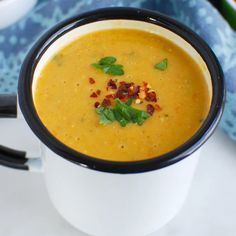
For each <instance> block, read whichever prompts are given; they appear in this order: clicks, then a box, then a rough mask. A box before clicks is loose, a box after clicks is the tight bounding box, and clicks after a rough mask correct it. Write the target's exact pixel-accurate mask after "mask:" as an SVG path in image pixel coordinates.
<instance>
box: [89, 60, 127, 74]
mask: <svg viewBox="0 0 236 236" xmlns="http://www.w3.org/2000/svg"><path fill="white" fill-rule="evenodd" d="M115 62H116V58H115V57H113V56H109V57H103V58H101V59H100V60H99V62H98V63H93V64H92V66H93V67H94V68H96V69H99V70H102V71H103V72H104V73H105V74H108V75H123V74H124V70H123V65H119V64H115Z"/></svg>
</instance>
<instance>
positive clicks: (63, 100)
mask: <svg viewBox="0 0 236 236" xmlns="http://www.w3.org/2000/svg"><path fill="white" fill-rule="evenodd" d="M104 57H109V58H110V59H111V57H112V58H115V59H116V62H112V63H111V64H110V65H113V66H114V65H117V64H118V65H122V66H118V74H119V75H114V74H107V73H106V72H107V70H106V68H110V67H109V65H108V66H107V65H105V67H106V68H105V67H104V65H102V66H101V64H102V63H100V64H99V61H100V60H101V58H104ZM108 60H109V59H108ZM113 60H114V59H113ZM100 62H101V61H100ZM93 63H97V64H96V65H97V66H96V65H92V64H93ZM112 68H113V67H112ZM113 69H114V68H113ZM115 69H117V66H115ZM120 70H121V71H122V73H123V75H121V74H122V73H119V72H120ZM116 72H117V71H116ZM109 81H110V82H109ZM111 81H112V83H111ZM122 81H123V82H122ZM108 82H109V83H108ZM120 82H121V83H120ZM125 82H126V83H127V84H128V83H130V82H132V84H131V85H128V86H130V87H131V88H129V89H131V90H132V89H134V87H135V88H137V87H138V86H140V87H139V91H138V93H136V94H135V96H133V97H132V94H131V97H128V98H129V99H128V100H129V102H132V103H131V105H130V104H129V105H130V106H131V107H132V109H133V108H135V109H138V110H140V111H143V114H144V116H145V115H146V116H148V117H146V118H145V120H143V123H142V124H137V123H132V122H128V123H127V124H125V125H126V126H125V127H123V126H121V124H120V123H119V119H116V118H115V119H114V120H112V121H110V120H109V119H108V123H106V122H107V120H106V119H105V124H104V122H103V121H101V119H102V118H101V114H98V113H97V112H96V108H95V107H97V108H100V109H101V107H102V109H103V107H104V109H109V111H113V110H112V109H113V108H114V106H115V104H116V101H117V97H118V99H119V100H120V101H121V102H122V103H123V104H124V103H126V102H127V97H125V98H123V97H120V98H119V96H118V95H117V94H118V93H117V90H118V89H119V87H120V85H121V84H122V83H123V84H124V83H125ZM114 83H115V85H116V86H114ZM112 84H113V85H112ZM115 87H116V89H115ZM121 90H122V89H121ZM129 91H130V90H129ZM121 92H123V91H121ZM136 92H137V91H136ZM150 93H152V95H153V94H155V96H156V100H155V98H154V101H153V99H152V98H153V97H152V98H150V97H147V96H150ZM107 95H108V96H107ZM112 96H113V97H112ZM125 96H126V95H125ZM127 96H128V95H127ZM106 97H108V98H109V99H108V100H109V102H108V104H107V103H106V102H105V103H104V102H103V101H104V99H106ZM114 97H116V99H114ZM150 100H151V101H150ZM34 103H35V107H36V110H37V113H38V115H39V117H40V119H41V120H42V122H43V124H44V125H45V126H46V128H47V129H48V130H49V131H50V132H51V133H52V134H53V135H54V136H55V137H56V138H57V139H58V140H60V141H61V142H63V143H64V144H66V145H67V146H69V147H71V148H73V149H75V150H77V151H79V152H81V153H84V154H87V155H90V156H92V157H96V158H101V159H106V160H114V161H137V160H144V159H149V158H152V157H156V156H159V155H161V154H164V153H167V152H169V151H171V150H173V149H175V148H176V147H178V146H180V145H181V144H183V143H185V142H186V141H187V140H188V139H189V138H191V137H192V136H193V135H194V133H195V132H196V131H197V130H198V129H199V127H200V126H201V124H202V122H203V121H204V119H205V118H206V116H207V113H208V111H209V106H210V97H209V92H208V88H207V84H206V81H205V79H204V76H203V73H202V71H201V69H200V67H199V66H198V65H197V64H196V63H195V61H193V59H191V57H190V56H189V55H187V54H186V53H185V52H184V51H183V50H182V49H181V48H179V47H178V46H176V45H175V44H174V43H172V42H171V41H169V40H167V39H164V38H162V37H159V36H157V35H154V34H151V33H148V32H144V31H139V30H129V29H113V30H104V31H98V32H94V33H90V34H87V35H85V36H82V37H80V38H78V39H77V40H75V41H73V42H72V43H71V44H69V45H68V46H66V47H65V48H63V49H62V50H61V51H59V52H58V53H57V54H56V55H54V57H53V58H52V59H51V60H50V61H49V62H48V63H47V65H46V66H45V67H44V68H43V70H42V71H41V74H40V76H39V78H38V79H37V81H36V86H35V91H34ZM148 106H149V108H148ZM103 111H104V110H103ZM114 114H116V113H114ZM132 114H133V113H132ZM113 118H114V117H113ZM134 119H135V118H134ZM101 123H102V124H101Z"/></svg>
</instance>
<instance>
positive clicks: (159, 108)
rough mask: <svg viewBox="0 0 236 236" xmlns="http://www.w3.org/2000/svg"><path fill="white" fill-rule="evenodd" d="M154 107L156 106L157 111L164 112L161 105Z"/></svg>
mask: <svg viewBox="0 0 236 236" xmlns="http://www.w3.org/2000/svg"><path fill="white" fill-rule="evenodd" d="M154 106H155V109H156V110H157V111H161V110H162V108H161V107H160V105H158V104H155V105H154Z"/></svg>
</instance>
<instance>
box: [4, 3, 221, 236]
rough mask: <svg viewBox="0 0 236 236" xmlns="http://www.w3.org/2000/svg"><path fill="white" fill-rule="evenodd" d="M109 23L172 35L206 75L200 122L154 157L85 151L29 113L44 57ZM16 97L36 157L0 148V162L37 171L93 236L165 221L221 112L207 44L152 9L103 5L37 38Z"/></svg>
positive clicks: (12, 109) (139, 234) (10, 112)
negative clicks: (115, 157)
mask: <svg viewBox="0 0 236 236" xmlns="http://www.w3.org/2000/svg"><path fill="white" fill-rule="evenodd" d="M114 28H128V29H140V30H144V31H148V32H152V33H154V34H157V35H160V36H162V37H164V38H167V39H169V40H171V41H173V42H174V43H175V44H177V45H178V46H179V47H181V48H182V49H183V50H185V51H186V52H187V53H188V54H189V55H190V56H191V57H192V58H193V59H194V60H195V61H196V63H198V65H199V66H200V68H201V69H202V73H203V74H204V77H205V79H206V82H207V85H208V88H209V93H210V96H211V107H210V111H209V114H208V116H207V118H206V120H205V121H204V123H203V124H202V126H201V128H200V129H199V130H198V131H197V132H196V134H195V135H194V136H193V137H192V138H191V139H189V140H188V141H187V142H186V143H184V144H183V145H181V146H180V147H178V148H176V149H175V150H173V151H171V152H169V153H166V154H164V155H162V156H160V157H156V158H152V159H150V160H144V161H136V162H114V161H106V160H100V159H97V158H93V157H89V156H86V155H84V154H82V153H79V152H77V151H75V150H72V149H70V148H69V147H67V146H65V145H64V144H63V143H61V142H60V141H59V140H57V139H56V138H55V137H53V135H52V134H51V133H50V132H49V131H48V130H47V129H46V128H45V126H44V125H43V124H42V122H41V121H40V118H39V117H38V115H37V113H36V110H35V107H34V103H33V98H32V94H33V91H34V85H35V81H36V80H37V77H38V75H39V73H40V71H41V70H42V68H43V67H44V65H45V63H47V61H48V60H49V59H50V57H51V56H52V55H53V54H54V53H56V52H57V51H58V50H60V49H61V48H63V47H64V46H66V45H67V44H69V43H70V42H72V41H73V40H75V39H76V38H78V37H80V36H81V35H84V34H86V33H89V32H94V31H97V30H103V29H114ZM137 40H138V39H137ZM193 76H194V75H193ZM18 98H19V105H20V108H21V111H22V113H23V116H24V119H25V120H26V121H27V123H28V125H29V126H30V128H31V129H32V131H33V132H34V133H35V135H36V136H37V137H38V138H39V140H40V142H41V153H42V156H41V157H40V158H28V157H26V153H25V152H19V151H15V150H12V149H9V148H5V147H3V146H1V148H0V164H2V165H5V166H9V167H13V168H18V169H25V170H30V171H41V172H42V173H43V175H44V177H45V182H46V185H47V189H48V192H49V195H50V198H51V200H52V202H53V204H54V206H55V208H56V209H57V210H58V212H59V213H60V214H61V215H62V216H63V217H64V218H65V219H66V220H67V221H68V222H70V223H71V224H72V225H73V226H74V227H76V228H78V229H80V230H81V231H83V232H86V233H88V234H90V235H95V236H111V235H112V236H121V235H122V236H131V235H132V236H143V235H147V234H149V233H151V232H153V231H155V230H157V229H159V228H160V227H162V226H163V225H165V224H166V223H167V222H168V221H170V220H171V219H172V218H173V217H174V216H175V215H176V213H177V212H178V211H179V209H180V208H181V206H182V204H183V202H184V200H185V198H186V196H187V193H188V190H189V187H190V184H191V181H192V177H193V175H194V171H195V168H196V164H197V161H198V158H199V153H200V149H199V148H200V147H201V146H202V144H203V143H204V142H205V141H206V140H207V139H208V138H209V137H210V135H211V134H212V133H213V131H214V129H215V127H216V125H217V124H218V121H219V119H220V116H221V114H222V110H223V100H224V83H223V74H222V70H221V67H220V65H219V63H218V61H217V59H216V57H215V55H214V54H213V52H212V51H211V49H210V48H209V47H208V46H207V44H206V43H205V42H204V41H203V40H202V39H201V38H200V37H199V36H197V35H196V34H195V33H194V32H193V31H191V30H190V29H188V28H186V27H185V26H184V25H182V24H180V23H178V22H176V21H175V20H173V19H170V18H168V17H166V16H164V15H161V14H159V13H156V12H152V11H147V10H141V9H135V8H106V9H99V10H96V11H92V12H87V13H84V14H81V15H78V16H75V17H73V18H70V19H68V20H66V21H64V22H62V23H60V24H58V25H57V26H55V27H54V28H52V29H50V30H49V31H48V32H46V34H45V35H43V36H42V37H41V38H40V39H39V40H38V41H37V43H36V44H35V45H34V47H33V48H32V49H31V51H30V52H29V54H28V56H27V57H26V59H25V61H24V64H23V66H22V69H21V72H20V79H19V85H18ZM8 108H9V109H8ZM183 112H184V108H183ZM0 113H2V116H14V115H16V99H14V98H13V97H12V96H6V95H5V96H2V97H1V100H0ZM18 113H19V112H18ZM18 115H19V114H17V116H18ZM176 135H178V134H176Z"/></svg>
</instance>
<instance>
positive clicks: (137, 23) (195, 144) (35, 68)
mask: <svg viewBox="0 0 236 236" xmlns="http://www.w3.org/2000/svg"><path fill="white" fill-rule="evenodd" d="M112 13H114V14H112ZM120 28H122V29H136V30H142V31H146V32H150V33H153V34H156V35H158V36H161V37H163V38H165V39H167V40H170V41H171V42H172V43H174V44H176V45H177V46H178V47H180V48H182V49H183V50H184V51H185V52H186V53H187V54H188V55H189V56H190V57H191V58H192V59H193V60H194V61H195V62H196V63H197V64H198V66H199V68H200V69H201V72H202V74H203V75H204V79H205V81H206V84H207V87H208V93H209V97H210V100H211V106H210V109H209V113H208V116H207V118H206V120H205V121H204V122H203V124H202V126H201V127H200V129H199V130H198V131H197V132H196V134H195V135H194V136H193V137H192V138H191V139H190V140H188V141H187V142H186V143H184V144H183V145H181V146H180V147H178V148H177V149H175V150H173V151H171V152H169V153H166V154H164V155H162V156H159V157H156V158H152V159H149V160H144V161H136V162H130V163H122V162H114V161H105V160H100V159H97V158H93V157H89V156H86V155H84V154H82V153H79V152H77V151H75V150H73V149H71V148H69V147H67V146H66V145H64V144H63V143H61V142H60V141H59V140H57V139H56V138H55V137H54V136H53V135H52V134H51V133H50V132H49V131H48V130H47V129H46V127H45V126H44V125H43V123H42V122H41V121H40V117H39V116H38V115H37V111H36V109H35V107H34V91H35V88H36V84H37V80H38V79H39V77H40V73H41V71H42V69H43V68H44V67H45V65H46V64H47V63H48V62H49V61H50V60H51V59H52V58H53V57H54V56H55V54H57V53H58V52H59V51H60V50H61V49H62V48H64V47H66V46H67V45H68V44H70V43H71V42H73V41H75V40H76V39H78V38H79V37H81V36H83V35H86V34H88V33H91V32H95V31H100V30H109V29H120ZM222 77H223V76H222V71H221V68H220V66H219V64H218V61H217V59H216V58H215V56H214V54H213V53H212V51H211V50H210V48H209V47H208V46H207V45H206V44H205V43H204V42H203V40H201V39H200V38H199V37H198V36H197V35H196V34H194V33H193V32H192V31H191V30H189V29H187V28H186V27H184V26H183V25H181V24H179V23H177V22H175V21H174V20H171V19H169V18H167V17H165V16H161V15H159V14H157V13H151V12H146V11H144V10H142V11H140V10H137V9H116V10H115V9H112V10H111V9H107V10H98V11H95V12H93V13H90V14H89V13H87V14H84V15H82V16H80V17H77V18H76V17H75V18H73V19H70V20H68V21H66V22H63V23H61V24H60V25H58V26H56V27H55V28H53V29H52V30H51V31H49V32H48V33H47V34H46V35H44V36H43V37H42V38H41V39H40V40H39V41H38V43H37V44H36V45H35V47H34V48H33V49H32V50H31V52H30V53H29V55H28V57H27V58H26V60H25V63H24V65H23V67H22V71H21V76H20V82H19V100H20V106H21V109H22V112H23V115H24V116H25V119H26V121H27V122H28V124H29V125H30V127H31V128H32V130H33V131H34V132H35V134H36V135H37V136H38V137H39V138H40V139H41V140H42V142H43V143H44V144H45V145H47V146H48V147H49V148H50V149H52V150H53V151H54V152H56V153H57V154H59V155H60V156H62V157H64V158H66V159H68V160H70V161H73V162H76V163H77V164H80V165H83V166H86V167H88V168H92V169H97V170H101V171H107V172H117V173H131V172H142V171H149V170H154V169H158V168H162V167H165V166H167V165H170V164H173V163H175V162H177V161H180V160H181V159H183V158H185V157H187V156H189V155H190V154H191V153H193V152H194V151H195V150H196V149H197V148H199V147H200V146H201V145H202V144H203V143H204V142H205V141H206V139H207V138H208V137H209V136H210V135H211V133H212V131H213V130H214V128H215V126H216V124H217V122H218V120H219V118H220V115H221V112H222V102H223V97H224V88H223V82H222V81H223V79H222ZM189 105H190V104H189Z"/></svg>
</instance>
